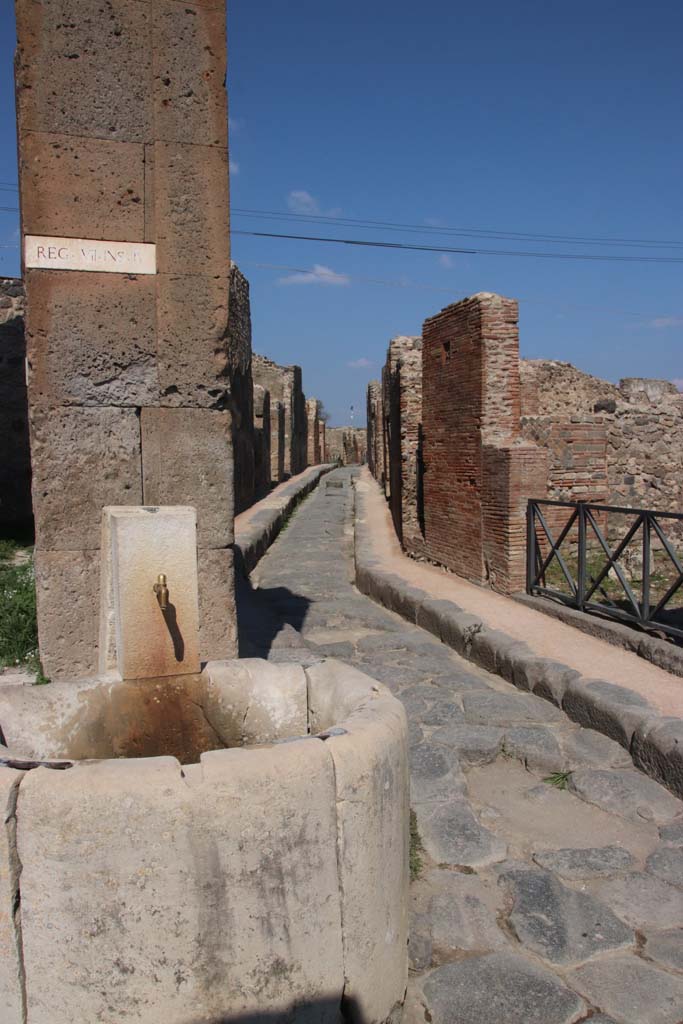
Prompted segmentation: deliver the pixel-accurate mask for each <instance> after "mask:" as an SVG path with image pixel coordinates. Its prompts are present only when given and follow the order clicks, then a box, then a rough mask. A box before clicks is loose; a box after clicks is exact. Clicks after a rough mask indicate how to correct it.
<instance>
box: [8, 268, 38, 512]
mask: <svg viewBox="0 0 683 1024" xmlns="http://www.w3.org/2000/svg"><path fill="white" fill-rule="evenodd" d="M24 315H25V303H24V288H23V285H22V283H21V281H20V280H18V279H16V278H6V279H0V437H1V438H2V458H0V524H2V525H3V526H4V527H11V528H14V529H20V530H24V529H27V528H30V525H31V522H32V519H33V512H32V508H31V453H30V449H29V439H28V399H27V397H26V339H25V336H24Z"/></svg>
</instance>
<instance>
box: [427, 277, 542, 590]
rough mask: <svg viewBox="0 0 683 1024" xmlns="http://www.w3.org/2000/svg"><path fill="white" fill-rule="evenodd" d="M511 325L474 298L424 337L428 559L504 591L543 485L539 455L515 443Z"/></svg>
mask: <svg viewBox="0 0 683 1024" xmlns="http://www.w3.org/2000/svg"><path fill="white" fill-rule="evenodd" d="M517 320H518V311H517V303H516V302H515V301H514V300H513V299H505V298H502V297H501V296H499V295H493V294H490V293H487V292H482V293H480V294H478V295H474V296H472V297H471V298H469V299H464V300H463V301H462V302H458V303H455V304H454V305H452V306H448V307H447V308H446V309H444V310H442V311H441V313H439V314H438V315H437V316H434V317H431V318H430V319H428V320H426V321H425V324H424V330H423V394H422V419H423V457H424V515H425V541H426V549H427V554H428V555H429V557H430V558H432V559H434V561H437V562H440V563H442V564H443V565H445V566H447V567H448V568H449V569H452V570H453V571H454V572H457V573H459V575H461V576H465V577H466V578H467V579H470V580H473V581H474V582H476V583H485V584H488V585H490V586H492V587H494V588H495V589H496V590H500V591H502V592H503V593H511V592H514V591H515V590H519V589H522V587H523V583H524V538H525V533H524V526H525V513H526V502H527V499H528V498H530V497H537V496H539V495H540V496H541V497H543V496H544V495H545V492H546V486H547V453H546V452H545V451H543V450H542V449H540V448H537V447H536V446H535V445H533V444H530V443H529V442H527V441H525V440H523V438H522V437H521V430H520V379H519V335H518V326H517Z"/></svg>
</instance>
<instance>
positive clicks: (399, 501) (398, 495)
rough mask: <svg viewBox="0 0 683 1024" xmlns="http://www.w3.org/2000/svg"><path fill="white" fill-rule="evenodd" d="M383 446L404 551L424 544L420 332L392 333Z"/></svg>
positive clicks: (387, 369) (391, 504)
mask: <svg viewBox="0 0 683 1024" xmlns="http://www.w3.org/2000/svg"><path fill="white" fill-rule="evenodd" d="M383 380H384V386H385V388H386V394H385V395H384V405H385V407H386V408H387V409H388V410H389V412H388V415H387V417H386V422H385V429H386V431H387V439H386V449H387V453H388V459H389V505H390V508H391V514H392V518H393V520H394V526H395V529H396V534H397V536H398V538H399V540H400V541H401V543H402V545H403V547H404V548H405V550H406V551H409V552H412V553H415V554H417V553H419V552H421V551H422V550H423V548H424V535H423V508H422V452H421V422H422V338H420V337H404V336H400V337H397V338H393V339H392V340H391V342H390V343H389V348H388V351H387V360H386V364H385V374H384V377H383Z"/></svg>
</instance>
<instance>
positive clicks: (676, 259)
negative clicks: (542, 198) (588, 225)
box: [232, 230, 683, 263]
mask: <svg viewBox="0 0 683 1024" xmlns="http://www.w3.org/2000/svg"><path fill="white" fill-rule="evenodd" d="M232 234H233V235H248V236H249V237H251V238H282V239H287V240H289V241H295V242H324V243H327V244H330V245H356V246H361V247H364V248H371V249H398V250H402V251H409V252H437V253H449V254H451V255H456V256H526V257H531V258H532V259H549V260H577V261H589V262H607V263H615V262H616V263H683V256H618V255H606V254H599V253H577V252H526V251H524V250H523V249H479V248H476V249H475V248H467V249H465V248H462V249H461V248H454V247H451V246H443V245H409V244H408V243H406V242H384V241H382V242H380V241H371V240H368V239H361V238H328V237H325V236H322V235H289V234H281V233H279V232H275V231H242V230H233V232H232Z"/></svg>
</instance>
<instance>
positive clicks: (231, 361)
mask: <svg viewBox="0 0 683 1024" xmlns="http://www.w3.org/2000/svg"><path fill="white" fill-rule="evenodd" d="M228 309H229V315H228V331H229V334H230V344H229V346H228V349H227V357H228V358H227V366H226V372H227V375H228V376H229V378H230V411H231V413H232V440H233V452H234V459H235V512H236V513H238V512H242V511H244V509H245V508H247V507H248V506H249V505H251V504H252V502H253V501H254V497H255V493H256V481H255V461H256V455H255V437H254V399H253V392H254V388H253V381H252V373H251V308H250V304H249V282H248V281H247V279H246V277H245V276H244V274H243V273H242V272H241V270H240V269H239V267H237V266H236V265H235V264H234V263H232V264H231V266H230V297H229V307H228Z"/></svg>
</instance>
